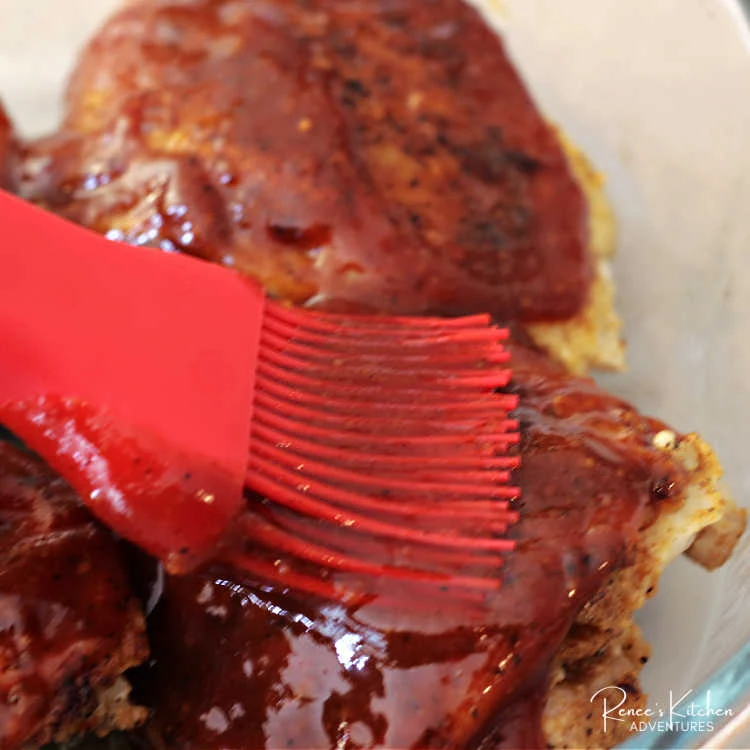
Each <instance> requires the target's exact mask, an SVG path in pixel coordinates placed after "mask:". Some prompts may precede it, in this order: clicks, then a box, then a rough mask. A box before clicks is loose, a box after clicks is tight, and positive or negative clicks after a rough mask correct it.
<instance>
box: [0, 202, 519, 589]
mask: <svg viewBox="0 0 750 750" xmlns="http://www.w3.org/2000/svg"><path fill="white" fill-rule="evenodd" d="M0 227H2V242H1V243H0V404H2V406H0V423H3V424H5V425H6V426H7V427H8V428H9V429H10V430H11V431H13V432H14V433H15V434H17V435H18V436H19V437H20V438H21V439H23V440H24V441H25V442H26V443H27V444H28V445H29V447H31V448H32V449H34V450H36V451H37V452H38V453H40V454H41V455H42V456H43V457H44V458H45V459H46V460H47V461H48V462H49V463H50V464H51V465H52V466H53V467H54V468H55V469H56V470H58V471H59V472H60V473H61V474H62V475H63V476H65V477H66V478H67V479H68V480H69V481H70V482H71V483H72V484H73V486H74V487H75V488H76V489H77V491H78V492H79V493H80V495H81V497H82V499H83V501H84V502H85V503H86V504H87V505H88V507H89V508H90V509H91V510H92V512H93V513H94V514H95V515H97V516H98V517H99V518H100V519H101V520H102V521H103V522H104V523H106V524H108V525H109V526H110V527H111V528H113V529H114V530H115V531H117V532H118V533H119V534H121V535H122V536H124V537H126V538H128V539H130V540H131V541H133V542H135V543H137V544H139V545H141V546H142V547H143V548H145V549H146V550H147V551H149V552H150V553H152V554H154V555H156V556H158V557H160V558H161V559H162V560H163V561H164V562H165V563H166V565H167V568H168V569H169V570H170V571H172V572H178V571H181V570H186V569H189V568H190V567H192V566H193V565H195V564H196V563H197V562H199V561H200V560H202V559H205V557H206V556H207V555H208V554H210V553H211V552H212V550H214V549H215V546H216V544H217V541H218V540H219V539H220V538H221V537H222V535H226V534H227V529H228V528H229V529H235V530H236V533H239V534H242V535H244V537H245V538H246V539H247V542H248V544H247V546H246V547H245V548H242V547H237V546H236V545H235V546H234V547H232V549H233V550H234V551H233V552H231V553H230V552H228V551H226V550H225V553H224V555H225V558H226V557H230V558H231V559H232V561H233V562H234V563H235V564H237V565H240V566H241V567H243V568H245V569H246V570H248V571H251V572H253V573H255V574H257V575H260V576H264V577H267V578H271V579H272V580H281V578H283V579H284V580H286V581H292V582H293V583H294V582H296V583H297V584H298V585H300V586H302V587H303V588H307V589H309V590H313V591H317V590H320V591H321V593H324V592H323V589H325V585H324V584H323V583H322V582H321V580H320V579H319V578H318V577H317V576H316V573H315V570H316V569H317V568H325V569H326V570H337V571H342V572H343V573H352V574H361V575H369V574H372V575H375V574H382V575H386V576H388V575H390V576H392V577H393V578H394V580H396V579H397V580H400V581H415V582H430V581H432V582H437V583H440V582H442V583H445V582H446V581H450V582H452V583H456V584H458V585H466V586H470V587H474V588H479V589H482V588H487V587H492V586H495V585H496V582H495V581H491V580H488V579H487V576H486V575H484V573H483V572H482V571H485V570H486V569H487V565H488V564H490V566H495V565H497V564H499V563H500V562H501V561H502V554H503V553H504V552H505V551H507V550H509V549H510V548H511V547H512V542H511V541H509V540H508V539H506V538H505V531H506V529H507V526H508V524H509V523H511V522H513V521H514V520H515V514H514V513H513V512H512V511H510V510H509V509H508V500H509V498H512V497H514V496H515V495H516V494H517V489H516V488H514V487H512V486H510V479H509V472H510V470H511V469H512V468H513V467H514V466H515V463H516V459H515V458H513V457H511V456H509V455H508V451H507V449H508V446H509V445H510V444H511V443H513V442H515V441H516V440H517V437H518V436H517V434H516V433H515V430H516V429H517V425H516V423H515V422H514V421H513V420H511V419H509V418H508V412H509V410H511V409H513V408H514V407H515V405H516V401H515V397H513V396H511V395H507V394H503V393H500V392H498V388H502V387H503V386H505V385H506V384H507V382H508V379H509V371H508V369H507V360H508V355H507V352H506V351H505V350H504V349H503V346H502V340H503V339H504V338H505V337H506V332H505V331H504V330H501V329H498V328H496V327H493V326H492V325H490V323H489V320H488V319H487V317H486V316H473V317H468V318H459V319H452V320H444V319H434V318H414V319H411V318H388V317H364V316H359V317H358V316H342V315H329V314H321V313H314V312H307V311H302V310H298V309H292V308H289V307H287V306H284V305H282V304H279V303H276V302H273V301H270V300H268V299H266V297H265V295H264V294H263V291H262V290H261V289H260V288H259V287H258V285H256V284H255V283H253V282H250V281H248V280H247V279H244V278H242V277H240V276H239V275H237V274H235V273H234V272H232V271H230V270H227V269H224V268H221V267H219V266H215V265H211V264H208V263H205V262H203V261H200V260H196V259H193V258H190V257H187V256H182V255H175V254H166V253H160V252H155V251H152V250H148V249H143V248H134V247H129V246H125V245H120V244H117V243H114V242H110V241H108V240H107V239H105V238H103V237H100V236H98V235H96V234H94V233H92V232H89V231H87V230H85V229H82V228H80V227H77V226H74V225H72V224H70V223H68V222H66V221H63V220H61V219H59V218H57V217H54V216H52V215H50V214H48V213H46V212H44V211H42V210H40V209H38V208H35V207H33V206H30V205H28V204H26V203H24V202H22V201H20V200H18V199H16V198H13V197H11V196H9V195H7V194H4V193H0ZM248 437H249V450H248ZM245 487H246V488H249V489H251V490H254V491H255V494H253V495H251V496H249V497H248V499H246V500H244V499H243V488H245ZM226 549H227V550H228V549H229V548H226ZM279 551H283V552H284V554H286V555H288V556H290V558H291V559H293V560H296V561H297V562H298V563H299V566H298V569H297V568H295V570H292V571H288V570H287V571H285V572H284V571H282V572H280V571H279V566H278V564H277V563H278V560H277V559H276V557H277V553H278V552H279ZM285 576H286V577H285ZM329 593H330V592H329Z"/></svg>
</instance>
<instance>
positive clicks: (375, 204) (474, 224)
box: [19, 0, 592, 321]
mask: <svg viewBox="0 0 750 750" xmlns="http://www.w3.org/2000/svg"><path fill="white" fill-rule="evenodd" d="M19 190H20V191H21V194H22V195H24V197H27V198H29V199H31V200H34V201H35V202H39V203H42V204H44V205H46V206H47V207H49V208H50V209H52V210H54V211H55V212H57V213H60V214H62V215H64V216H67V217H69V218H72V219H74V220H76V221H79V222H81V223H83V224H85V225H86V226H88V227H91V228H94V229H97V230H99V231H101V232H103V233H107V234H108V235H109V236H110V237H112V238H114V239H118V240H122V241H126V242H130V243H134V244H140V245H149V246H153V247H157V248H161V249H163V250H165V251H180V252H187V253H192V254H195V255H198V256H201V257H204V258H208V259H210V260H213V261H216V262H218V263H222V264H225V265H228V266H231V267H233V268H236V269H238V270H239V271H241V272H243V273H246V274H249V275H251V276H253V277H255V278H257V279H259V280H260V281H261V282H262V283H263V285H264V287H265V288H266V289H268V290H269V292H270V293H271V294H272V295H275V296H278V297H280V298H284V299H287V300H290V301H292V302H295V303H297V304H306V305H310V306H318V307H319V306H323V307H325V308H326V309H332V308H333V307H338V308H339V309H341V308H342V307H345V306H346V305H348V304H351V303H354V304H356V305H359V306H366V307H368V308H369V309H371V310H382V311H388V312H391V313H424V312H430V313H442V314H451V315H453V314H461V313H467V312H475V311H476V312H489V313H491V314H493V315H494V316H495V317H497V318H498V319H500V320H522V321H538V320H564V319H568V318H570V317H572V316H574V315H575V314H576V313H578V312H579V311H580V310H581V308H582V307H583V305H584V304H585V302H586V301H587V298H588V291H589V285H590V282H591V278H592V268H591V262H590V258H589V248H588V219H587V216H586V207H585V203H584V199H583V196H582V195H581V191H580V189H579V187H578V185H577V183H576V182H575V180H574V178H573V176H572V175H571V172H570V169H569V167H568V164H567V161H566V158H565V155H564V153H563V151H562V149H561V147H560V144H559V142H558V139H557V136H556V135H555V133H554V131H553V130H552V128H551V127H549V126H548V125H547V124H546V123H545V122H544V120H543V118H542V117H541V115H540V114H539V112H538V111H537V109H536V107H535V105H534V103H533V101H532V99H531V97H530V96H529V94H528V92H527V91H526V89H525V87H524V85H523V83H522V81H521V80H520V78H519V76H518V74H517V73H516V71H515V70H514V68H513V66H512V64H511V62H510V61H509V59H508V57H507V55H506V53H505V51H504V49H503V45H502V42H501V41H500V40H499V39H498V37H497V36H496V34H494V33H493V32H492V31H491V30H490V29H489V28H488V27H487V26H486V25H485V24H484V22H483V21H482V19H481V18H480V16H479V15H478V14H477V13H476V12H475V11H474V10H472V9H471V8H469V7H468V6H467V5H465V4H464V3H462V2H460V0H425V1H424V2H416V1H413V2H405V1H404V0H400V1H398V2H390V1H385V0H369V1H367V2H349V0H313V1H305V2H303V1H302V0H299V1H292V0H289V1H281V0H276V1H274V2H267V1H265V0H264V1H263V2H230V1H229V0H220V1H219V2H215V1H213V0H211V1H210V2H209V0H197V1H193V2H188V3H174V2H168V1H166V0H154V1H152V2H149V3H134V4H132V5H131V6H129V7H127V8H126V9H125V10H123V11H122V12H121V13H120V14H119V15H118V16H116V17H115V18H114V19H113V20H112V21H110V22H109V23H108V24H107V25H106V26H105V28H104V29H103V30H102V31H101V32H100V33H99V34H98V35H97V36H96V37H95V38H94V40H93V41H92V42H91V44H90V46H89V48H88V49H87V51H86V52H85V53H84V55H83V57H82V59H81V63H80V65H79V67H78V69H77V72H76V73H75V74H74V77H73V79H72V83H71V87H70V91H69V94H68V111H67V117H66V120H65V123H64V127H63V130H62V132H61V134H59V135H57V136H54V137H52V138H51V139H45V140H42V141H40V142H38V143H36V144H34V145H32V146H31V147H29V148H28V149H27V153H26V173H25V175H23V176H22V178H21V180H20V183H19Z"/></svg>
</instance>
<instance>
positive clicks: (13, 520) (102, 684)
mask: <svg viewBox="0 0 750 750" xmlns="http://www.w3.org/2000/svg"><path fill="white" fill-rule="evenodd" d="M147 653H148V650H147V645H146V638H145V625H144V621H143V616H142V614H141V611H140V605H139V604H138V602H137V601H136V599H135V598H134V596H133V594H132V592H131V589H130V585H129V581H128V574H127V571H126V569H125V566H124V564H123V561H122V560H121V559H120V555H119V553H118V549H117V546H116V543H115V541H114V539H113V537H112V536H111V535H110V534H109V532H108V531H106V530H105V529H103V528H101V527H100V526H99V525H98V524H96V522H95V521H94V520H93V519H92V518H91V516H90V515H89V513H88V511H86V509H85V508H84V507H83V506H82V505H81V504H80V502H79V500H78V498H77V497H76V495H75V493H74V492H73V491H72V490H71V489H70V487H69V486H68V485H67V484H66V483H65V482H64V481H63V480H62V479H60V478H58V477H57V476H56V475H55V474H54V473H52V472H51V471H50V470H49V469H47V468H46V467H45V466H44V464H43V463H42V462H41V461H39V460H38V459H36V458H34V457H33V456H31V455H30V454H27V453H24V452H22V451H21V450H19V449H17V448H14V447H12V446H11V445H9V444H8V443H2V442H0V747H2V748H4V750H13V749H14V748H21V747H24V748H25V747H40V746H41V745H44V744H45V743H46V742H49V741H50V740H51V739H52V738H53V737H55V736H58V735H59V734H60V733H62V734H65V733H66V727H68V726H71V727H72V731H74V732H77V731H78V730H79V729H80V728H84V729H85V728H90V729H93V730H96V729H99V728H100V727H99V723H98V722H99V721H104V716H103V715H102V716H100V717H99V718H98V719H97V717H96V716H95V715H94V709H96V707H97V701H98V699H99V694H100V692H101V691H102V690H104V689H106V688H107V687H109V686H111V685H112V684H113V683H114V682H115V680H116V679H117V678H118V677H119V676H120V675H121V673H122V672H123V671H124V670H126V669H128V668H130V667H132V666H135V665H136V664H139V663H140V662H141V661H143V660H144V659H145V657H146V655H147ZM104 713H106V711H105V712H104ZM136 713H140V715H141V718H143V711H142V710H140V711H136ZM130 726H131V724H127V725H126V728H129V727H130Z"/></svg>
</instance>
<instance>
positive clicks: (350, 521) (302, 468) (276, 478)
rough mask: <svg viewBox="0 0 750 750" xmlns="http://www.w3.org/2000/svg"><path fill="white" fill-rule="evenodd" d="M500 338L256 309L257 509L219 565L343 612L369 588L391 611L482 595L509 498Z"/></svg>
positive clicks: (507, 402)
mask: <svg viewBox="0 0 750 750" xmlns="http://www.w3.org/2000/svg"><path fill="white" fill-rule="evenodd" d="M507 335H508V332H507V331H506V330H503V329H500V328H497V327H494V326H492V325H490V321H489V319H488V318H487V317H486V316H473V317H469V318H461V319H453V320H445V319H432V318H421V319H410V318H357V317H349V316H334V315H322V314H311V313H305V312H300V311H297V310H290V309H285V308H283V307H280V306H278V305H274V304H269V306H268V308H267V310H266V317H265V319H264V323H263V329H262V332H261V350H260V354H259V362H258V373H257V382H256V395H255V408H254V422H253V429H252V434H251V443H250V463H249V470H248V475H247V484H248V487H249V488H251V489H253V490H254V491H255V492H256V493H257V494H256V495H255V496H254V497H253V498H252V499H250V500H249V502H248V506H247V508H246V510H245V513H244V514H243V518H242V533H243V534H244V535H245V538H246V540H247V542H246V543H247V549H246V552H245V553H244V554H243V553H242V552H239V553H235V555H234V558H233V561H234V563H235V564H237V565H239V566H240V567H243V568H244V569H245V570H246V571H248V572H251V573H254V574H255V575H258V576H259V577H260V578H261V579H263V580H266V581H269V580H270V581H272V582H274V583H275V584H277V585H281V586H284V587H292V588H298V589H302V590H305V591H307V592H309V593H314V594H319V595H321V596H324V597H326V598H330V599H336V600H340V601H344V602H346V603H349V604H352V603H355V602H356V601H358V600H361V599H362V598H363V597H364V598H370V597H372V595H373V592H374V591H375V590H376V589H378V588H382V586H385V587H386V588H387V589H388V591H389V592H390V594H392V595H394V596H395V592H396V591H400V592H401V593H400V594H399V595H397V596H395V601H398V600H400V601H402V602H403V600H404V599H405V597H409V598H410V599H414V597H418V596H422V595H425V594H426V595H429V596H435V595H436V594H439V593H444V592H446V591H447V590H449V589H451V590H453V591H454V592H455V593H458V594H459V597H458V598H459V599H465V598H466V597H469V598H472V597H473V598H475V599H476V598H477V597H478V598H479V600H481V599H482V597H483V596H484V595H486V594H488V593H489V592H493V591H495V590H497V588H498V586H499V582H500V580H501V575H500V568H501V566H502V562H503V557H504V555H505V554H507V553H508V552H509V551H510V550H511V549H512V548H513V542H512V540H510V539H508V538H507V536H506V533H507V531H508V526H509V525H510V524H511V523H513V522H514V521H516V520H517V513H516V512H514V511H513V510H511V509H510V507H509V503H510V502H511V501H512V500H513V499H515V498H516V497H517V496H518V494H519V490H518V488H517V487H515V486H513V484H512V481H511V471H512V469H513V468H514V467H515V466H516V465H517V463H518V458H517V457H516V456H511V455H509V448H510V446H512V445H513V444H514V443H516V442H517V441H518V432H517V429H518V424H517V422H516V421H515V420H513V419H510V418H509V416H508V413H509V412H510V411H511V410H512V409H514V408H515V407H516V405H517V399H516V397H515V396H514V395H509V394H505V393H503V392H502V389H503V388H504V387H505V386H506V385H507V384H508V381H509V379H510V370H509V369H508V359H509V355H508V353H507V351H506V350H505V349H504V347H503V345H502V342H503V341H504V340H505V339H506V338H507ZM391 598H393V597H391ZM464 605H465V602H464V603H463V604H462V606H464Z"/></svg>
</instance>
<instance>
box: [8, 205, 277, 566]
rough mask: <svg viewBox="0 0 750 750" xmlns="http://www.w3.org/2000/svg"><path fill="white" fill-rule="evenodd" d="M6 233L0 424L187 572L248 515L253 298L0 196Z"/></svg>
mask: <svg viewBox="0 0 750 750" xmlns="http://www.w3.org/2000/svg"><path fill="white" fill-rule="evenodd" d="M0 229H1V231H2V236H1V237H0V357H1V363H2V366H1V367H0V403H4V404H5V405H6V406H5V407H4V408H3V409H2V410H0V422H5V423H6V424H7V426H8V427H9V428H10V429H12V430H13V431H14V432H16V434H18V436H19V437H20V438H22V439H23V440H25V441H26V442H27V443H28V444H29V445H30V447H32V448H34V449H36V450H37V451H39V452H40V453H41V454H42V455H43V456H44V457H45V458H46V459H47V461H48V462H49V463H50V464H51V465H52V466H53V467H54V468H56V469H57V470H58V471H60V472H61V473H63V474H64V475H65V476H67V477H73V478H74V479H73V481H74V484H75V485H76V489H77V490H78V491H79V492H80V493H81V494H82V496H83V498H84V501H85V502H86V503H87V504H88V505H89V507H90V508H91V509H92V510H93V511H94V513H96V514H97V515H98V516H99V517H100V518H101V519H102V520H103V521H104V522H105V523H107V524H109V525H111V526H112V527H113V528H115V529H116V530H117V531H118V532H119V533H121V534H122V535H124V536H126V537H127V538H129V539H131V540H132V541H134V542H136V543H138V544H141V545H142V546H144V547H145V548H146V549H147V550H149V551H150V552H152V553H153V554H156V555H158V556H160V557H162V558H164V559H167V560H170V559H171V560H172V561H173V563H174V566H176V567H180V566H182V565H183V564H184V560H185V559H186V555H185V554H184V550H185V549H186V548H187V549H188V550H189V552H190V553H194V554H198V555H199V554H200V553H201V551H204V550H206V549H207V548H208V547H209V546H210V545H211V544H212V543H213V541H214V540H215V538H216V537H217V536H218V535H219V534H220V533H221V531H222V530H223V529H224V528H225V526H226V524H227V522H228V519H229V518H230V517H232V516H233V515H234V514H235V513H236V512H237V510H238V508H239V505H240V503H241V492H242V485H243V481H244V477H245V473H246V466H247V443H248V436H249V426H250V420H251V409H252V396H253V389H254V377H255V369H256V357H257V350H258V337H259V332H260V326H261V322H262V317H263V310H264V295H263V292H262V290H261V289H260V288H259V287H257V286H255V285H252V284H251V283H248V282H246V281H245V280H243V279H242V278H241V277H239V276H238V275H236V274H235V273H233V272H231V271H228V270H226V269H223V268H221V267H219V266H214V265H211V264H209V263H205V262H203V261H200V260H196V259H193V258H190V257H187V256H184V255H173V254H167V253H161V252H155V251H153V250H148V249H143V248H134V247H129V246H126V245H121V244H118V243H114V242H110V241H108V240H106V239H105V238H103V237H100V236H98V235H96V234H94V233H92V232H89V231H87V230H84V229H81V228H79V227H76V226H74V225H72V224H70V223H68V222H66V221H63V220H61V219H59V218H56V217H54V216H52V215H50V214H48V213H46V212H44V211H41V210H40V209H38V208H35V207H33V206H31V205H29V204H27V203H24V202H22V201H20V200H18V199H16V198H13V197H11V196H9V195H7V194H4V193H0ZM39 397H47V398H49V397H53V403H51V402H48V403H47V407H48V408H47V409H46V411H47V412H48V413H47V414H46V416H45V415H44V414H42V412H40V410H39V409H38V408H37V407H36V406H34V402H35V400H37V399H38V398H39ZM24 403H25V404H26V406H24V405H23V404H24ZM19 404H21V406H19ZM27 407H28V408H27ZM105 407H106V408H105ZM92 441H93V444H94V445H96V446H97V448H98V449H100V454H101V455H100V457H99V459H98V460H95V461H92V460H89V457H87V449H86V444H87V442H88V443H91V442H92ZM165 458H168V461H167V462H166V463H165ZM159 465H161V466H162V470H161V474H160V475H159V476H160V481H156V482H155V481H154V475H153V472H155V471H157V472H158V471H159V469H157V466H159ZM148 467H150V469H149V470H150V472H151V474H150V478H149V474H146V473H144V472H145V471H146V469H147V468H148ZM188 474H190V478H189V480H186V479H184V477H185V476H186V475H188ZM97 488H98V490H99V491H98V492H97ZM102 488H104V489H102ZM123 493H126V494H127V495H128V497H129V499H128V503H127V504H123V502H122V499H121V496H122V494H123ZM206 498H212V499H211V501H210V502H208V503H206V502H205V500H206ZM181 553H182V554H181ZM175 555H177V557H174V556H175Z"/></svg>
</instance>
